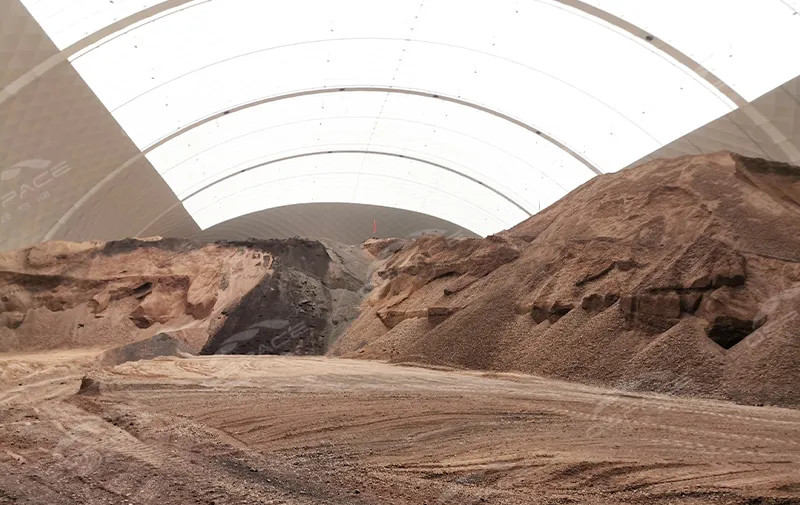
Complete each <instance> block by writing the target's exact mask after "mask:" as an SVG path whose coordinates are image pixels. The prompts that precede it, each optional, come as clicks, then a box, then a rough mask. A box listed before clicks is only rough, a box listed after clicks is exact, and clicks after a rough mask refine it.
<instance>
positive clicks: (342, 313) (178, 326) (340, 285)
mask: <svg viewBox="0 0 800 505" xmlns="http://www.w3.org/2000/svg"><path fill="white" fill-rule="evenodd" d="M345 263H347V265H345ZM368 263H369V259H368V256H367V254H366V253H364V252H363V251H362V250H361V249H360V248H353V247H348V246H340V245H338V244H328V245H324V244H322V243H320V242H317V241H312V240H302V239H289V240H248V241H242V242H216V243H210V244H209V243H201V242H195V241H189V240H182V239H162V238H153V239H145V240H137V239H127V240H120V241H114V242H86V243H80V244H76V243H68V242H47V243H44V244H40V245H37V246H35V247H31V248H28V249H23V250H18V251H9V252H4V253H0V352H27V351H39V350H48V349H81V348H98V349H108V348H113V347H119V346H126V345H128V344H131V343H132V342H137V341H141V340H144V339H148V338H150V337H153V336H154V335H157V334H159V333H162V332H169V333H170V335H172V336H173V337H175V338H176V339H177V340H179V341H181V342H182V344H183V345H186V346H188V348H190V349H193V350H195V351H199V350H200V349H201V348H203V347H204V346H205V347H206V349H207V352H216V351H218V347H219V346H217V345H216V343H219V342H222V341H225V340H226V339H227V338H228V337H230V336H231V335H233V334H236V333H237V332H241V331H243V330H244V329H248V328H249V327H250V326H251V325H254V324H256V325H257V324H258V323H259V322H261V321H263V320H264V319H265V318H266V317H262V316H264V313H263V310H262V309H263V306H264V305H265V304H270V305H271V306H275V305H281V306H284V307H285V308H286V310H284V311H283V312H281V314H278V315H279V316H281V317H282V318H283V319H284V320H285V321H287V323H290V324H288V326H289V327H291V328H294V329H295V331H294V332H293V333H292V335H291V336H290V338H284V339H283V341H282V343H281V346H280V348H278V349H258V348H257V349H256V350H257V351H259V350H260V351H263V352H262V353H266V352H285V353H295V352H297V353H302V354H305V353H313V354H320V353H322V352H324V349H325V347H326V345H327V342H328V341H329V340H330V339H332V338H333V337H334V336H335V335H336V334H337V332H341V329H343V328H344V326H345V325H346V323H347V321H348V320H351V319H354V318H355V315H356V314H357V312H358V303H359V302H360V300H361V298H362V296H363V291H362V290H364V283H365V278H366V271H367V265H368ZM354 272H355V273H354ZM276 287H277V288H278V290H277V291H270V290H273V289H275V288H276ZM265 290H266V291H269V292H270V296H269V299H268V300H267V299H265V298H264V295H265ZM289 307H291V308H292V309H293V310H289ZM273 316H275V317H277V315H275V314H273ZM342 323H344V324H342ZM298 325H305V326H302V330H303V331H302V332H301V333H302V337H303V338H302V339H300V338H295V337H296V335H295V333H297V328H301V326H298ZM251 333H252V332H251ZM256 333H257V332H256ZM256 336H257V335H256ZM207 344H209V345H207ZM208 349H210V351H208ZM227 350H228V351H230V352H239V351H240V350H241V349H239V348H237V346H234V347H233V348H231V349H227Z"/></svg>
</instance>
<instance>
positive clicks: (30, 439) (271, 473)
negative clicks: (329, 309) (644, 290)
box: [0, 351, 800, 505]
mask: <svg viewBox="0 0 800 505" xmlns="http://www.w3.org/2000/svg"><path fill="white" fill-rule="evenodd" d="M91 356H92V353H91V352H86V353H85V354H84V355H82V354H81V353H79V352H77V351H76V352H73V353H71V354H70V355H69V356H65V355H64V354H63V353H62V354H61V355H54V354H38V355H26V356H8V355H5V356H3V355H0V370H2V371H3V373H2V375H0V388H1V389H0V504H6V503H14V504H27V503H46V504H49V505H58V504H72V503H81V504H101V503H109V504H110V503H114V504H117V503H131V504H138V503H141V504H145V503H158V504H160V505H167V504H188V503H204V504H216V505H221V504H227V503H231V504H233V503H236V504H239V503H259V504H260V503H265V504H350V503H353V504H391V503H397V504H412V503H413V504H423V503H427V504H478V503H495V504H517V503H526V504H527V503H532V504H536V503H546V504H561V503H589V504H591V503H608V504H612V503H677V504H695V503H697V504H699V503H741V504H787V503H800V411H795V410H786V409H779V408H773V407H762V408H759V407H745V406H738V405H733V404H728V403H722V402H711V401H700V400H691V399H677V398H671V397H658V396H645V395H630V394H619V393H616V392H613V391H609V390H602V389H596V388H590V387H587V386H580V385H574V384H569V383H565V382H558V381H552V380H545V379H540V378H536V377H531V376H522V375H502V376H500V375H496V374H486V373H478V372H475V373H466V372H452V371H436V370H429V369H423V368H411V367H398V366H392V365H387V364H383V363H376V362H365V361H349V360H337V359H326V358H288V357H268V356H259V357H250V356H239V357H234V356H230V357H216V356H214V357H198V358H189V359H173V358H167V359H163V358H162V359H159V360H155V361H138V362H131V363H125V364H123V365H119V366H117V367H114V368H109V369H99V368H96V367H95V366H94V365H92V364H91V363H92V359H91ZM92 367H94V369H92V370H89V369H90V368H92ZM87 370H88V373H89V374H90V376H91V377H93V378H95V379H97V380H98V381H99V383H100V393H99V394H95V395H86V394H82V395H75V394H74V393H75V392H76V391H77V390H78V388H79V384H80V382H81V380H80V379H81V376H82V375H83V374H84V373H87Z"/></svg>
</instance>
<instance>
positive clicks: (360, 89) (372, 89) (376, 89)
mask: <svg viewBox="0 0 800 505" xmlns="http://www.w3.org/2000/svg"><path fill="white" fill-rule="evenodd" d="M343 92H344V93H353V92H355V93H398V94H404V95H412V96H420V97H424V98H433V99H437V100H443V101H445V102H451V103H454V104H457V105H461V106H464V107H470V108H472V109H475V110H478V111H480V112H484V113H486V114H491V115H492V116H495V117H498V118H500V119H503V120H505V121H508V122H509V123H512V124H514V125H516V126H519V127H521V128H524V129H526V130H528V131H529V132H531V133H534V134H536V135H539V136H540V137H542V138H543V139H545V140H547V141H548V142H550V143H551V144H553V145H554V146H556V147H558V148H559V149H561V150H562V151H564V152H565V153H567V154H569V155H570V156H572V157H573V158H575V159H576V160H578V161H580V162H581V163H582V164H583V165H585V166H586V168H588V169H589V170H591V171H592V172H594V173H595V174H597V175H601V174H602V173H603V172H602V171H601V170H600V169H599V168H597V167H595V166H594V165H593V164H592V163H591V162H590V161H589V160H587V159H586V158H584V157H583V156H581V155H580V154H578V153H577V152H575V151H574V150H572V149H571V148H570V147H568V146H566V145H565V144H563V143H562V142H560V141H559V140H557V139H555V138H553V137H551V136H550V135H548V134H546V133H544V132H543V131H541V130H540V129H538V128H536V127H534V126H531V125H529V124H528V123H525V122H524V121H521V120H519V119H517V118H515V117H513V116H510V115H508V114H505V113H503V112H500V111H496V110H494V109H492V108H490V107H486V106H484V105H480V104H477V103H474V102H470V101H468V100H464V99H462V98H458V97H453V96H448V95H443V94H439V93H434V92H431V91H421V90H416V89H410V88H397V87H389V86H345V87H336V88H312V89H308V90H304V91H295V92H292V93H285V94H282V95H275V96H271V97H268V98H261V99H259V100H254V101H252V102H248V103H245V104H241V105H237V106H235V107H231V108H230V109H227V110H224V111H222V112H217V113H216V114H212V115H210V116H207V117H205V118H203V119H199V120H197V121H195V122H193V123H190V124H188V125H186V126H184V127H183V128H180V129H178V130H176V131H174V132H172V133H170V134H169V135H167V136H165V137H162V138H161V139H159V140H157V141H156V142H154V143H152V144H151V145H149V146H147V148H145V149H143V152H144V153H148V152H150V151H152V150H153V149H155V148H157V147H159V146H162V145H164V144H166V143H167V142H169V141H170V140H173V139H175V138H177V137H179V136H181V135H182V134H184V133H186V132H187V131H190V130H193V129H195V128H198V127H200V126H202V125H204V124H206V123H209V122H211V121H214V120H217V119H219V118H221V117H223V116H226V115H228V114H232V113H235V112H239V111H242V110H245V109H249V108H251V107H256V106H258V105H263V104H265V103H272V102H279V101H282V100H289V99H292V98H298V97H302V96H311V95H321V94H325V93H343Z"/></svg>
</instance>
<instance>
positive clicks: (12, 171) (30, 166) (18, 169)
mask: <svg viewBox="0 0 800 505" xmlns="http://www.w3.org/2000/svg"><path fill="white" fill-rule="evenodd" d="M50 164H51V161H50V160H25V161H20V162H19V163H16V164H14V165H12V166H11V168H7V169H5V170H3V171H2V172H0V181H10V180H12V179H16V178H17V177H18V176H20V175H21V174H22V173H23V172H26V171H38V170H44V169H45V168H48V167H49V166H50Z"/></svg>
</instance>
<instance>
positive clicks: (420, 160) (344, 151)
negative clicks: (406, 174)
mask: <svg viewBox="0 0 800 505" xmlns="http://www.w3.org/2000/svg"><path fill="white" fill-rule="evenodd" d="M332 154H365V155H375V156H391V157H394V158H401V159H405V160H411V161H416V162H418V163H424V164H426V165H430V166H433V167H436V168H439V169H441V170H445V171H447V172H450V173H452V174H456V175H457V176H459V177H463V178H464V179H467V180H469V181H470V182H474V183H475V184H478V185H480V186H482V187H484V188H486V189H488V190H489V191H491V192H492V193H494V194H496V195H497V196H499V197H500V198H502V199H504V200H506V201H507V202H508V203H510V204H511V205H513V206H515V207H516V208H518V209H519V210H521V211H522V212H524V213H525V215H527V216H529V217H530V216H532V215H533V214H532V213H531V212H529V211H528V210H527V209H526V208H525V207H523V206H522V205H521V204H519V203H517V202H516V201H514V200H513V199H512V198H510V197H509V196H508V195H506V194H505V193H503V192H502V191H499V190H497V189H495V188H493V187H492V186H490V185H488V184H486V183H485V182H483V181H479V180H478V179H476V178H474V177H472V176H471V175H467V174H465V173H463V172H460V171H458V170H456V169H454V168H450V167H448V166H446V165H442V164H441V163H436V162H435V161H430V160H426V159H423V158H418V157H416V156H408V155H405V154H399V153H392V152H388V151H370V150H369V149H335V150H330V151H314V152H310V153H301V154H293V155H291V156H284V157H282V158H277V159H274V160H269V161H265V162H263V163H258V164H256V165H253V166H251V167H247V168H243V169H242V170H237V171H236V172H234V173H232V174H228V175H226V176H225V177H222V178H221V179H217V180H216V181H214V182H212V183H210V184H206V185H205V186H203V187H202V188H200V189H198V190H196V191H194V192H192V193H191V194H189V195H188V196H186V197H185V198H183V199H181V201H180V203H183V202H185V201H186V200H188V199H189V198H191V197H193V196H195V195H198V194H200V193H202V192H203V191H205V190H207V189H209V188H212V187H214V186H216V185H217V184H219V183H221V182H223V181H226V180H228V179H232V178H234V177H236V176H238V175H241V174H243V173H246V172H250V171H251V170H255V169H257V168H263V167H266V166H269V165H274V164H275V163H281V162H284V161H289V160H296V159H300V158H310V157H314V156H328V155H332Z"/></svg>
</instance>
